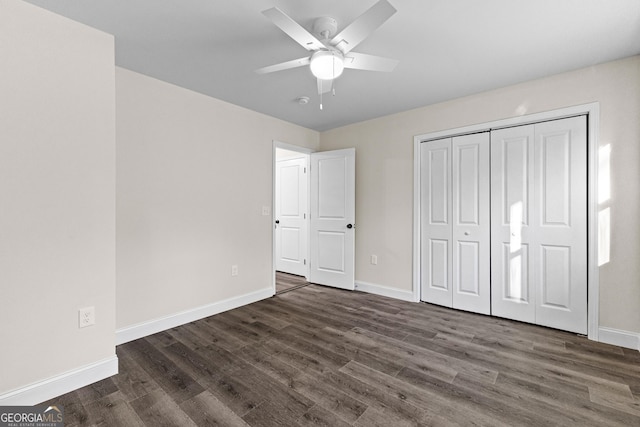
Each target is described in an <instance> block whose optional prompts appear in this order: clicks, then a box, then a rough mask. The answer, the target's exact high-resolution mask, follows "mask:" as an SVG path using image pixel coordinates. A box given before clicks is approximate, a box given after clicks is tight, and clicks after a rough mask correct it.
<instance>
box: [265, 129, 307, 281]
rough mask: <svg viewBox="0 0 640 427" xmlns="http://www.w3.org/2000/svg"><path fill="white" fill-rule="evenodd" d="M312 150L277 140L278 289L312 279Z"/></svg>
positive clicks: (275, 191)
mask: <svg viewBox="0 0 640 427" xmlns="http://www.w3.org/2000/svg"><path fill="white" fill-rule="evenodd" d="M310 154H311V151H310V150H307V149H304V148H302V147H297V146H292V145H289V144H284V143H279V142H275V143H274V154H273V158H274V163H273V170H274V188H273V220H274V221H273V227H274V235H273V237H274V250H273V259H274V277H275V278H274V283H275V285H274V286H275V293H282V292H287V291H289V290H292V289H295V288H298V287H300V286H304V284H306V283H308V282H307V279H308V277H309V265H308V262H307V259H308V253H309V245H308V241H309V217H308V212H309V197H308V194H309V179H308V164H309V156H310Z"/></svg>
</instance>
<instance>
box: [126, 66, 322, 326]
mask: <svg viewBox="0 0 640 427" xmlns="http://www.w3.org/2000/svg"><path fill="white" fill-rule="evenodd" d="M116 93H117V223H118V228H117V305H116V307H117V313H116V318H117V327H118V329H120V328H125V327H128V326H133V325H136V324H140V323H142V322H147V321H151V320H154V319H158V318H161V317H163V316H169V315H172V314H175V313H178V312H181V311H184V310H189V309H193V308H196V307H201V306H204V305H208V304H212V303H216V302H219V301H221V300H224V299H227V298H233V297H239V296H242V295H245V294H247V293H250V292H253V291H257V290H261V289H265V288H268V287H270V286H272V282H271V278H272V274H273V270H272V254H271V252H272V238H271V234H272V232H271V227H272V222H271V216H262V206H271V204H272V162H273V153H272V147H273V144H272V140H274V139H275V140H278V141H280V142H286V143H289V144H295V145H299V146H305V147H308V148H312V149H316V148H317V146H318V142H319V134H318V133H317V132H315V131H312V130H309V129H305V128H302V127H299V126H295V125H292V124H290V123H287V122H283V121H281V120H278V119H274V118H272V117H268V116H265V115H262V114H259V113H256V112H253V111H250V110H247V109H244V108H241V107H237V106H235V105H231V104H228V103H225V102H222V101H220V100H217V99H214V98H210V97H207V96H204V95H201V94H198V93H195V92H191V91H189V90H186V89H183V88H180V87H177V86H173V85H170V84H168V83H164V82H161V81H159V80H155V79H152V78H149V77H146V76H143V75H141V74H137V73H134V72H131V71H128V70H125V69H122V68H116ZM233 264H236V265H238V269H239V275H238V276H236V277H232V276H231V266H232V265H233Z"/></svg>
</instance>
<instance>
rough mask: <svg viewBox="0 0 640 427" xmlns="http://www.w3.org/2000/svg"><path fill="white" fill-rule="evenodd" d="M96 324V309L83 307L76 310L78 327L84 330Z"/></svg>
mask: <svg viewBox="0 0 640 427" xmlns="http://www.w3.org/2000/svg"><path fill="white" fill-rule="evenodd" d="M95 323H96V309H95V307H93V306H91V307H85V308H81V309H79V310H78V327H79V328H86V327H87V326H91V325H95Z"/></svg>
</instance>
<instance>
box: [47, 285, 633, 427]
mask: <svg viewBox="0 0 640 427" xmlns="http://www.w3.org/2000/svg"><path fill="white" fill-rule="evenodd" d="M117 353H118V358H119V361H120V373H119V374H118V375H116V376H114V377H111V378H109V379H106V380H103V381H100V382H98V383H96V384H93V385H91V386H88V387H85V388H83V389H80V390H77V391H75V392H72V393H69V394H67V395H64V396H61V397H59V398H57V399H53V400H52V401H50V402H48V403H54V402H55V403H59V404H63V405H64V409H65V418H66V420H65V421H66V425H67V426H74V425H100V426H136V425H147V426H194V425H199V426H213V425H216V426H217V425H225V426H246V425H250V426H296V425H301V426H338V427H339V426H349V425H353V426H385V427H395V426H416V425H442V426H445V425H461V426H467V425H486V426H517V425H530V426H549V425H561V426H570V425H576V426H616V425H617V426H640V353H639V352H638V351H633V350H627V349H622V348H619V347H614V346H610V345H605V344H599V343H595V342H592V341H589V340H587V339H586V338H584V337H580V336H576V335H574V334H571V333H565V332H560V331H556V330H552V329H545V328H542V327H536V326H532V325H527V324H522V323H517V322H511V321H507V320H503V319H498V318H491V317H486V316H481V315H475V314H470V313H465V312H458V311H452V310H448V309H445V308H441V307H437V306H433V305H427V304H424V303H421V304H416V303H407V302H402V301H397V300H393V299H389V298H384V297H379V296H375V295H370V294H364V293H360V292H348V291H341V290H336V289H331V288H326V287H321V286H317V285H309V286H305V287H302V288H300V289H297V290H295V291H291V292H286V293H283V294H280V295H277V296H275V297H273V298H270V299H268V300H264V301H260V302H258V303H255V304H251V305H249V306H245V307H242V308H239V309H236V310H232V311H228V312H226V313H222V314H219V315H216V316H213V317H209V318H207V319H203V320H200V321H197V322H193V323H189V324H187V325H184V326H181V327H178V328H174V329H171V330H167V331H165V332H161V333H158V334H155V335H152V336H149V337H146V338H144V339H139V340H136V341H133V342H130V343H127V344H124V345H121V346H119V347H118V348H117Z"/></svg>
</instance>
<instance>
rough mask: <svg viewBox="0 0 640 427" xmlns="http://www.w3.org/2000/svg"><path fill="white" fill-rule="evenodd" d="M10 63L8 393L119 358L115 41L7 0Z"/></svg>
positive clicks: (2, 217) (3, 146)
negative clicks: (84, 322)
mask: <svg viewBox="0 0 640 427" xmlns="http://www.w3.org/2000/svg"><path fill="white" fill-rule="evenodd" d="M0 63H1V65H0V200H1V201H2V205H1V208H0V343H1V344H0V347H1V348H2V350H1V351H0V401H2V396H6V395H8V394H10V392H13V391H19V390H22V389H24V388H25V387H26V386H29V385H31V384H34V383H38V382H40V381H43V380H47V379H49V378H51V377H56V376H58V375H62V374H65V373H67V372H69V371H73V370H75V369H78V368H82V367H84V366H87V365H89V364H93V363H96V362H100V361H103V360H105V359H110V358H111V359H113V358H115V345H114V334H115V270H114V265H115V114H114V112H115V83H114V40H113V37H112V36H110V35H107V34H104V33H101V32H99V31H97V30H94V29H91V28H89V27H86V26H84V25H81V24H78V23H75V22H73V21H70V20H68V19H66V18H62V17H60V16H57V15H54V14H52V13H50V12H48V11H44V10H42V9H39V8H37V7H35V6H32V5H30V4H27V3H23V2H20V1H16V0H11V1H9V0H1V1H0ZM85 306H95V314H96V325H95V326H91V327H88V328H84V329H79V328H78V311H77V310H78V308H81V307H85ZM51 397H53V396H51ZM27 400H28V399H27ZM23 403H26V401H23ZM31 403H36V402H31Z"/></svg>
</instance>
